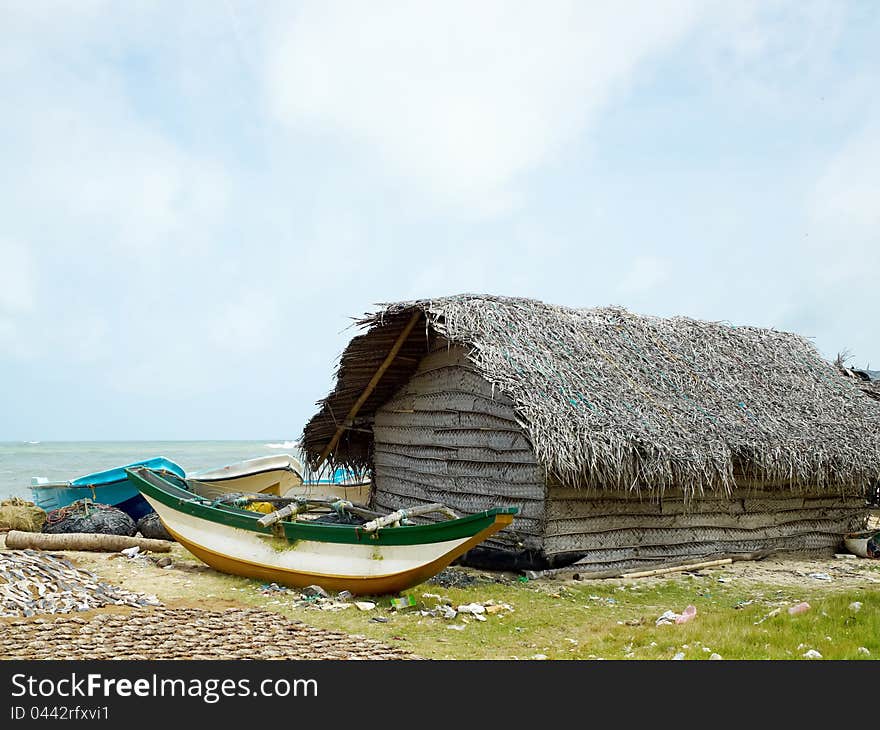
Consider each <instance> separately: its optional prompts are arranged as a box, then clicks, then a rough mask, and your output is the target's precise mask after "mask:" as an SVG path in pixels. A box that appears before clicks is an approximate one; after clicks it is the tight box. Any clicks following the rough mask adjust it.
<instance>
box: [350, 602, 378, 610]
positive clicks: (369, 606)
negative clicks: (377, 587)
mask: <svg viewBox="0 0 880 730" xmlns="http://www.w3.org/2000/svg"><path fill="white" fill-rule="evenodd" d="M354 605H355V606H357V607H358V610H360V611H372V610H373V609H374V608H376V604H375V603H373V602H372V601H355V602H354Z"/></svg>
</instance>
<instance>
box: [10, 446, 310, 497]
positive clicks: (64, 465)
mask: <svg viewBox="0 0 880 730" xmlns="http://www.w3.org/2000/svg"><path fill="white" fill-rule="evenodd" d="M298 451H299V448H298V446H297V443H296V441H293V440H285V439H279V440H271V439H259V440H253V441H220V440H212V441H0V499H8V498H9V497H21V498H23V499H28V500H29V499H31V490H30V485H31V480H32V479H33V478H34V477H43V478H45V479H48V480H50V481H60V480H68V479H75V478H77V477H80V476H84V475H86V474H91V473H92V472H96V471H102V470H104V469H111V468H113V467H117V466H123V465H124V464H130V463H132V462H134V461H140V460H142V459H149V458H152V457H154V456H164V457H166V458H167V459H171V461H174V462H176V463H177V464H179V465H180V466H181V467H183V469H184V470H185V471H186V472H187V473H189V472H193V471H198V470H199V469H209V468H212V467H217V466H224V465H225V464H230V463H233V462H236V461H241V460H242V459H254V458H256V457H259V456H269V455H271V454H283V453H289V454H293V455H297V454H298Z"/></svg>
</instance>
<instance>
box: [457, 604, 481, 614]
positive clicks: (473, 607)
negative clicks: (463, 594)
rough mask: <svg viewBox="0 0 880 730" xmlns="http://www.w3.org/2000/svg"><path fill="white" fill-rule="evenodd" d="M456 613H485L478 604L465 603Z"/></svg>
mask: <svg viewBox="0 0 880 730" xmlns="http://www.w3.org/2000/svg"><path fill="white" fill-rule="evenodd" d="M458 612H459V613H471V614H478V613H486V607H485V606H482V605H480V604H479V603H465V604H463V605H461V606H459V607H458Z"/></svg>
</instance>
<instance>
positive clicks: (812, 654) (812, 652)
mask: <svg viewBox="0 0 880 730" xmlns="http://www.w3.org/2000/svg"><path fill="white" fill-rule="evenodd" d="M821 658H822V655H821V654H820V653H819V652H818V651H816V650H815V649H810V650H809V651H807V652H805V653H804V659H821Z"/></svg>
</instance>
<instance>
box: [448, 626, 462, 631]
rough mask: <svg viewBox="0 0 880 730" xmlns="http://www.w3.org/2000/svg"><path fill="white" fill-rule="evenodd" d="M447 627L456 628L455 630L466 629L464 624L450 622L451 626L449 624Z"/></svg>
mask: <svg viewBox="0 0 880 730" xmlns="http://www.w3.org/2000/svg"><path fill="white" fill-rule="evenodd" d="M446 628H447V629H454V630H455V631H464V630H465V625H464V624H449V626H447V627H446Z"/></svg>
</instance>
